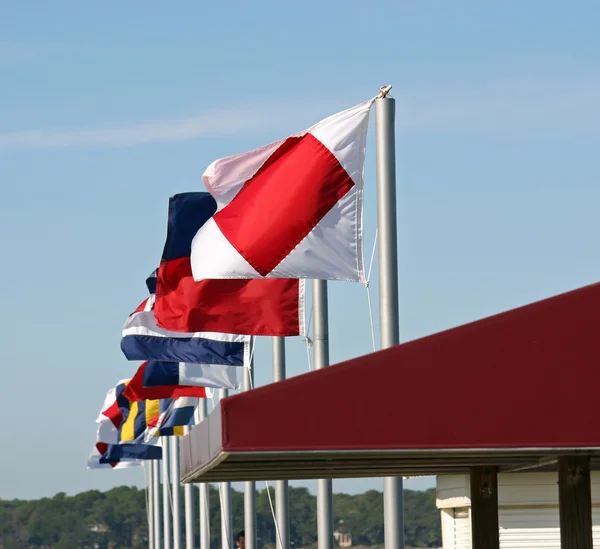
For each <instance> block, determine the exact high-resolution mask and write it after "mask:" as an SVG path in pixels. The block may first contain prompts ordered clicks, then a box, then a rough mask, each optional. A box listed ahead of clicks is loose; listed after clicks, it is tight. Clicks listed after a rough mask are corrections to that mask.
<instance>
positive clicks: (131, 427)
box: [119, 400, 160, 444]
mask: <svg viewBox="0 0 600 549" xmlns="http://www.w3.org/2000/svg"><path fill="white" fill-rule="evenodd" d="M159 414H160V400H141V401H139V402H137V401H135V402H129V406H128V407H127V408H126V409H124V410H123V416H124V419H123V423H121V426H120V427H119V443H121V444H122V443H136V442H137V443H139V442H142V441H143V440H144V433H145V431H146V429H147V427H148V425H149V424H151V423H154V422H155V421H156V418H157V417H158V416H159Z"/></svg>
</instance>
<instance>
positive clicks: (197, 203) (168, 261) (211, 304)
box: [147, 192, 305, 362]
mask: <svg viewBox="0 0 600 549" xmlns="http://www.w3.org/2000/svg"><path fill="white" fill-rule="evenodd" d="M216 210H217V202H216V201H215V199H214V198H213V197H212V196H211V195H210V194H209V193H203V192H190V193H181V194H177V195H175V196H173V197H171V198H170V199H169V217H168V225H167V239H166V242H165V246H164V249H163V255H162V259H161V262H160V266H159V268H158V273H157V278H156V281H155V284H156V302H155V305H154V316H155V317H156V322H157V324H158V326H159V327H161V328H163V329H166V330H170V331H173V332H222V333H230V334H231V333H233V334H246V335H260V336H297V335H304V330H305V328H304V283H303V281H298V280H291V279H285V278H280V279H273V280H260V281H259V280H203V281H202V282H195V281H194V279H193V277H192V267H191V264H190V254H191V249H192V239H193V238H194V236H195V235H196V233H197V232H198V230H199V229H200V228H201V227H202V226H203V225H204V224H205V223H207V222H208V221H209V220H210V219H211V217H212V216H213V214H214V213H215V212H216ZM269 215H270V214H269ZM215 259H216V260H218V256H215V255H214V254H213V253H212V252H211V253H202V252H200V253H198V254H197V257H196V260H197V262H199V263H202V264H205V265H209V264H211V263H212V262H213V261H215ZM214 278H228V277H223V276H222V277H214ZM230 278H240V277H230ZM248 278H252V277H248ZM147 284H148V287H149V288H150V287H151V286H152V281H151V279H150V278H149V279H148V281H147ZM188 362H193V361H188Z"/></svg>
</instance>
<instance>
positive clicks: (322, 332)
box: [312, 280, 333, 549]
mask: <svg viewBox="0 0 600 549" xmlns="http://www.w3.org/2000/svg"><path fill="white" fill-rule="evenodd" d="M312 297H313V319H314V320H313V322H314V324H313V325H314V342H313V343H314V357H315V368H316V369H317V370H318V369H320V368H325V367H327V366H329V310H328V304H327V281H326V280H313V296H312ZM317 540H318V545H319V549H333V483H332V481H331V479H318V480H317Z"/></svg>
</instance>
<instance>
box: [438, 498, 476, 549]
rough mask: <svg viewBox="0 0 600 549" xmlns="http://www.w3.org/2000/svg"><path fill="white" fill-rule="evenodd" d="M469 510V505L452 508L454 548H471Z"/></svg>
mask: <svg viewBox="0 0 600 549" xmlns="http://www.w3.org/2000/svg"><path fill="white" fill-rule="evenodd" d="M470 511H471V510H470V508H469V507H462V508H460V509H454V549H471V512H470ZM444 549H447V548H444Z"/></svg>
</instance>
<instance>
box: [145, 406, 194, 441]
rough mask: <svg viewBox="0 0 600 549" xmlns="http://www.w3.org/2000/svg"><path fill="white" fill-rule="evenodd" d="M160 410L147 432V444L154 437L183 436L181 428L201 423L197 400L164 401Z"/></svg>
mask: <svg viewBox="0 0 600 549" xmlns="http://www.w3.org/2000/svg"><path fill="white" fill-rule="evenodd" d="M159 408H160V414H159V416H158V418H156V419H155V420H153V421H152V422H151V424H149V425H148V428H147V430H146V434H145V441H146V442H148V441H150V440H151V439H152V437H159V436H182V433H183V431H181V430H180V429H179V428H180V427H183V426H191V425H196V424H197V423H199V421H200V417H199V413H198V399H197V398H190V397H182V398H177V399H163V400H161V401H160V405H159Z"/></svg>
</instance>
